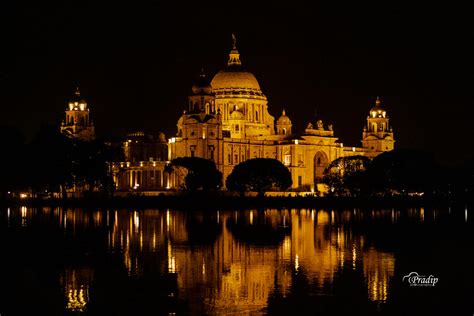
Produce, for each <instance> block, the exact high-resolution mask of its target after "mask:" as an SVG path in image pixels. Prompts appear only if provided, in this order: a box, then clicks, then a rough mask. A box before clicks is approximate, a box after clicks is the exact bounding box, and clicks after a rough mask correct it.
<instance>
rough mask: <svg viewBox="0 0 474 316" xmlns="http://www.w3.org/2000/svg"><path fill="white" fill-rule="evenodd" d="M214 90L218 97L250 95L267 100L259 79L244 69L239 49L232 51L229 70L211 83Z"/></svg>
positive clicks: (221, 72)
mask: <svg viewBox="0 0 474 316" xmlns="http://www.w3.org/2000/svg"><path fill="white" fill-rule="evenodd" d="M211 86H212V90H213V91H214V92H215V93H216V97H218V98H219V97H220V96H224V95H229V94H230V95H241V94H250V95H253V96H254V97H257V98H265V96H264V95H263V93H262V90H260V85H259V84H258V81H257V78H255V76H254V75H253V74H252V73H250V72H248V71H245V69H244V68H242V63H241V61H240V54H239V52H238V51H237V48H235V43H234V48H233V49H232V50H231V51H230V54H229V61H228V62H227V68H225V69H223V70H221V71H219V72H218V73H217V74H216V75H215V76H214V78H213V79H212V81H211Z"/></svg>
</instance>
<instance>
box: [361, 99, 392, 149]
mask: <svg viewBox="0 0 474 316" xmlns="http://www.w3.org/2000/svg"><path fill="white" fill-rule="evenodd" d="M394 145H395V139H394V137H393V129H392V127H391V126H390V125H389V117H388V115H387V111H385V109H384V108H383V107H382V106H381V101H380V98H379V97H377V100H375V106H373V107H372V108H371V109H370V112H369V116H368V117H367V126H364V131H363V133H362V147H363V148H364V149H365V150H366V152H367V156H368V157H375V156H377V155H378V154H380V153H382V152H384V151H390V150H393V149H394Z"/></svg>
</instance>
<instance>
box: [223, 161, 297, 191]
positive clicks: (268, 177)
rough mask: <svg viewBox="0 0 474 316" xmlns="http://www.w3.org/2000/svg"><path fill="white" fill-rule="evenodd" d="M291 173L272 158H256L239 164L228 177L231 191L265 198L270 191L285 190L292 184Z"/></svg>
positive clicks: (228, 185) (227, 183)
mask: <svg viewBox="0 0 474 316" xmlns="http://www.w3.org/2000/svg"><path fill="white" fill-rule="evenodd" d="M292 183H293V182H292V180H291V173H290V171H289V170H288V168H286V167H285V166H284V165H283V164H282V163H281V162H280V161H278V160H276V159H270V158H255V159H249V160H246V161H244V162H241V163H239V164H238V165H237V166H235V167H234V170H233V171H232V173H231V174H230V175H229V176H228V177H227V180H226V185H227V188H228V189H229V190H230V191H238V192H240V193H241V194H243V192H246V191H255V192H258V194H259V195H260V196H263V195H264V194H265V192H266V191H269V190H270V189H275V190H285V189H287V188H289V187H290V186H291V184H292Z"/></svg>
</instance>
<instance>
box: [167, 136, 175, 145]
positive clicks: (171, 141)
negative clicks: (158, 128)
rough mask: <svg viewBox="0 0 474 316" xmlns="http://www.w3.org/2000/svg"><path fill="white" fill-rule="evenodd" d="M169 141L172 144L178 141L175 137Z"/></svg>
mask: <svg viewBox="0 0 474 316" xmlns="http://www.w3.org/2000/svg"><path fill="white" fill-rule="evenodd" d="M168 143H170V144H172V143H176V138H175V137H171V138H170V139H169V140H168Z"/></svg>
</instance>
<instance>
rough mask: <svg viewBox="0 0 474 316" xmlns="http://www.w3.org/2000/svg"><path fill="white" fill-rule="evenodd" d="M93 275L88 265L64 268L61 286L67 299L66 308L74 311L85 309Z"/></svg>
mask: <svg viewBox="0 0 474 316" xmlns="http://www.w3.org/2000/svg"><path fill="white" fill-rule="evenodd" d="M93 276H94V271H93V270H92V269H91V268H89V267H81V268H72V267H69V268H66V270H65V271H64V272H63V273H62V275H61V286H62V287H63V289H64V292H65V295H66V299H67V303H66V304H67V305H66V309H68V310H70V311H74V312H83V311H85V309H86V305H87V303H88V302H89V286H90V285H91V283H92V280H93Z"/></svg>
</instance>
